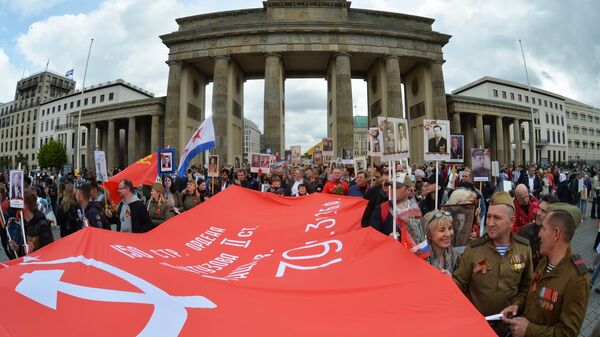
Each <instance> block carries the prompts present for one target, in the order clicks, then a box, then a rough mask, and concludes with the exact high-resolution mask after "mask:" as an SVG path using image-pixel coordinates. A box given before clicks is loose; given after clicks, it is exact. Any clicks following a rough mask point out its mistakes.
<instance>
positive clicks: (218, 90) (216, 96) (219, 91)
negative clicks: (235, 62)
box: [165, 56, 229, 160]
mask: <svg viewBox="0 0 600 337" xmlns="http://www.w3.org/2000/svg"><path fill="white" fill-rule="evenodd" d="M214 61H215V65H214V75H213V94H212V95H213V98H212V111H213V124H214V128H215V138H216V141H217V147H216V148H215V154H217V155H219V156H221V158H222V159H221V160H223V159H224V158H227V104H228V102H227V89H228V88H227V85H228V83H227V82H228V81H227V79H228V72H229V56H218V57H215V59H214ZM165 138H166V134H165Z"/></svg>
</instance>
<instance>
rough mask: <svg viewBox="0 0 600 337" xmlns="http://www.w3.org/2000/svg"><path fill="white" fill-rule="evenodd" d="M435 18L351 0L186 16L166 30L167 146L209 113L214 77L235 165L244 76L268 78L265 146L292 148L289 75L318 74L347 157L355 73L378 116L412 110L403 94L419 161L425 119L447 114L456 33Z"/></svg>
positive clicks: (222, 149)
mask: <svg viewBox="0 0 600 337" xmlns="http://www.w3.org/2000/svg"><path fill="white" fill-rule="evenodd" d="M433 21H434V20H433V19H429V18H423V17H418V16H412V15H406V14H400V13H391V12H382V11H373V10H365V9H354V8H350V2H349V1H345V0H320V1H319V0H312V1H300V0H267V1H264V2H263V8H254V9H244V10H235V11H227V12H219V13H210V14H204V15H197V16H190V17H185V18H180V19H177V23H178V25H179V29H178V30H177V31H175V32H172V33H170V34H166V35H163V36H161V39H162V41H163V43H164V44H165V45H166V46H167V47H169V59H168V61H167V64H168V65H169V80H168V88H167V99H166V105H165V125H164V137H165V139H164V144H165V145H167V144H169V145H171V146H172V147H177V148H179V149H183V148H184V147H185V145H186V143H187V141H188V140H189V138H190V136H191V134H192V131H193V130H194V129H195V128H196V127H197V126H198V125H199V124H200V122H201V121H202V120H204V118H205V116H206V111H205V110H204V109H205V108H204V106H205V98H206V97H205V88H206V85H207V84H208V83H209V82H212V83H213V94H212V95H213V96H212V107H211V108H212V115H213V121H214V125H215V135H216V137H217V148H216V150H215V153H216V154H218V155H220V156H221V158H222V160H223V161H226V162H228V163H232V162H233V156H235V155H242V152H243V139H244V138H243V130H244V128H243V121H244V118H243V117H244V82H245V81H246V80H247V79H258V78H264V80H265V81H264V83H265V84H264V148H268V149H270V150H271V153H276V152H278V153H280V154H283V153H284V150H285V144H284V139H285V138H284V132H285V101H284V98H285V79H286V78H309V77H313V78H324V79H325V80H326V81H327V136H328V137H332V138H333V139H334V147H335V152H336V153H337V154H338V155H339V154H341V153H340V152H341V149H342V148H345V147H353V125H352V110H353V109H352V108H353V104H352V86H351V79H352V78H362V79H364V80H366V81H367V87H368V105H369V112H368V113H369V124H370V125H371V126H374V125H375V123H376V118H377V117H381V116H388V117H403V109H402V104H403V102H404V104H405V106H406V118H408V119H409V126H410V129H411V138H412V143H413V147H416V146H417V145H418V146H419V148H420V149H417V148H413V149H412V151H411V152H412V153H413V158H412V160H414V161H417V162H421V161H422V156H423V150H422V149H423V144H422V142H423V139H422V133H421V128H420V125H422V120H423V119H425V118H427V119H448V115H447V111H446V94H445V90H444V76H443V71H442V64H443V63H444V58H443V53H442V47H443V46H444V45H445V44H446V43H448V41H449V39H450V36H449V35H445V34H441V33H438V32H435V31H433V30H432V27H431V26H432V24H433ZM401 84H404V86H402V85H401ZM402 88H404V90H402Z"/></svg>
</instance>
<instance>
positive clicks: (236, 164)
mask: <svg viewBox="0 0 600 337" xmlns="http://www.w3.org/2000/svg"><path fill="white" fill-rule="evenodd" d="M233 168H234V169H236V170H237V169H241V168H242V156H239V155H235V156H233Z"/></svg>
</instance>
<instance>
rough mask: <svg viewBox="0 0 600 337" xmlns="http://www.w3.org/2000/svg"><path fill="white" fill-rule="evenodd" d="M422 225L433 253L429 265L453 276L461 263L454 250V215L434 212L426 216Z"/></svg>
mask: <svg viewBox="0 0 600 337" xmlns="http://www.w3.org/2000/svg"><path fill="white" fill-rule="evenodd" d="M421 223H422V224H423V228H424V229H425V234H426V235H427V241H428V243H429V248H430V251H431V255H430V256H429V258H428V259H427V260H428V262H429V264H431V265H432V266H434V267H436V268H437V269H439V270H440V271H441V272H442V273H444V274H446V275H448V276H452V273H453V272H454V270H456V268H458V263H459V261H460V256H459V255H458V253H456V252H455V251H454V250H453V249H452V238H453V237H454V229H453V228H452V215H450V213H449V212H446V211H439V210H433V211H431V212H429V213H427V214H425V216H424V217H423V219H422V222H421Z"/></svg>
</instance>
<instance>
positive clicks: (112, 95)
mask: <svg viewBox="0 0 600 337" xmlns="http://www.w3.org/2000/svg"><path fill="white" fill-rule="evenodd" d="M114 98H115V93H114V92H111V93H109V94H108V100H109V101H112V100H113V99H114Z"/></svg>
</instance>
